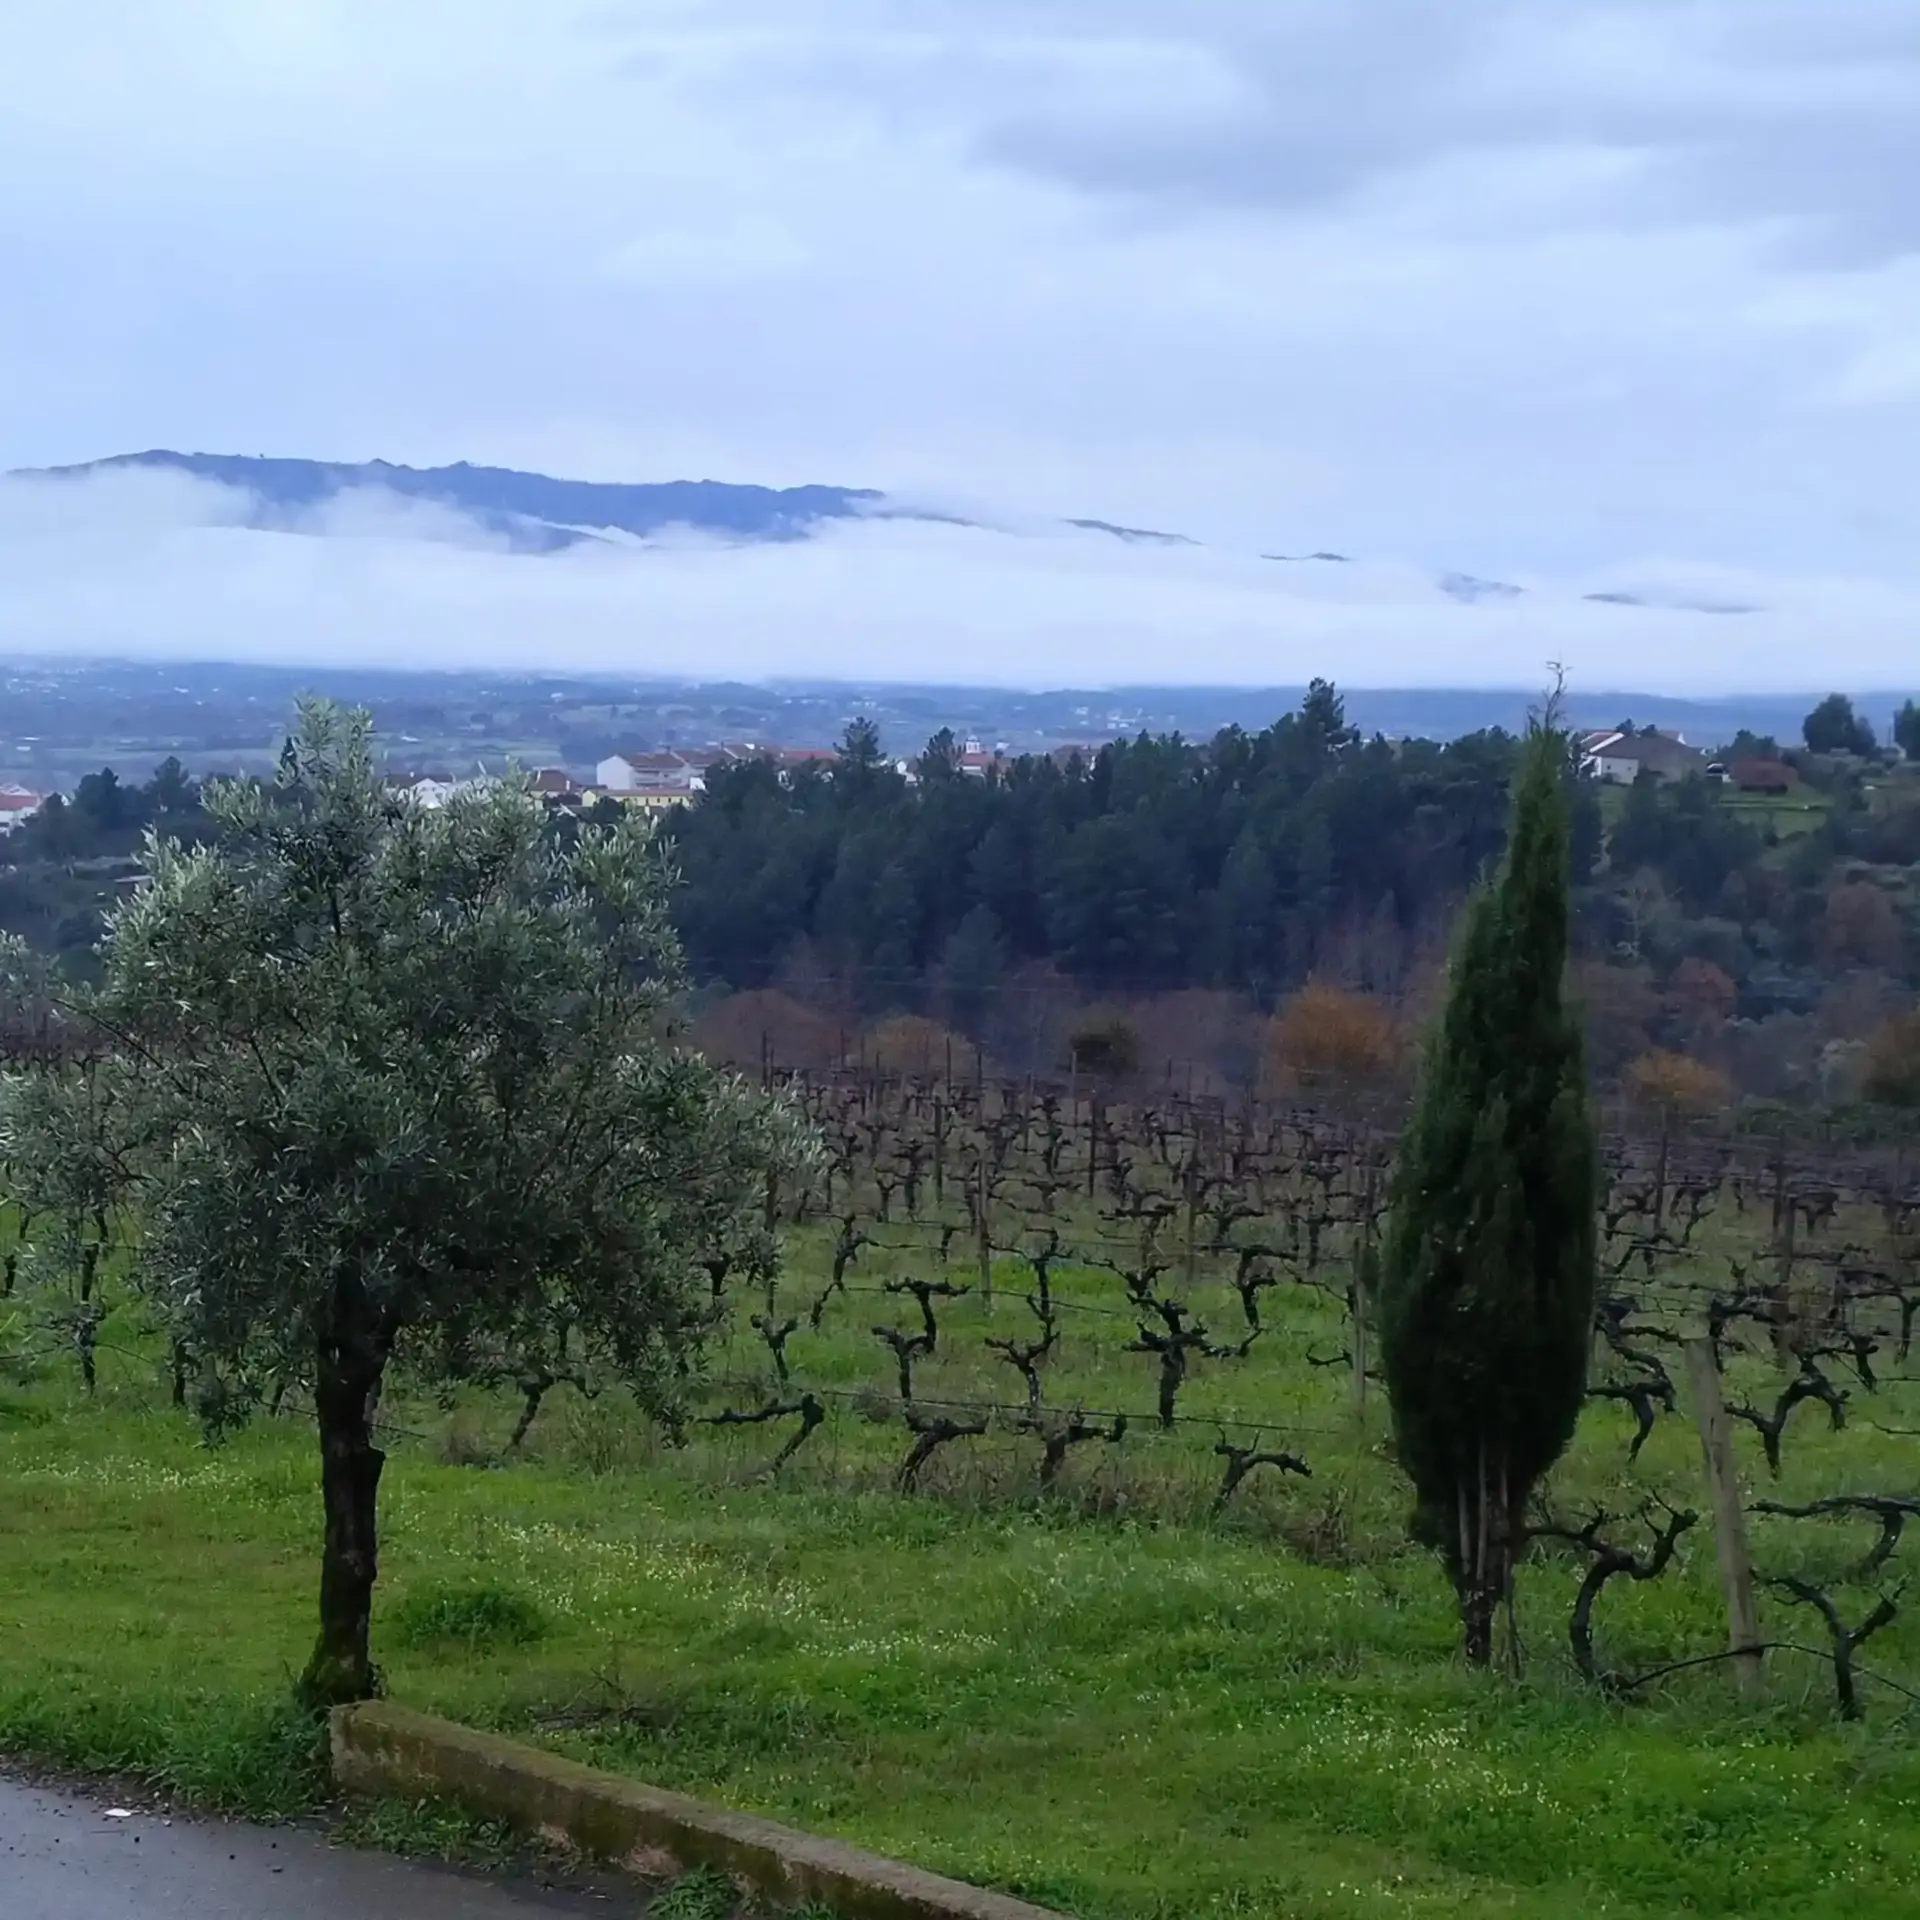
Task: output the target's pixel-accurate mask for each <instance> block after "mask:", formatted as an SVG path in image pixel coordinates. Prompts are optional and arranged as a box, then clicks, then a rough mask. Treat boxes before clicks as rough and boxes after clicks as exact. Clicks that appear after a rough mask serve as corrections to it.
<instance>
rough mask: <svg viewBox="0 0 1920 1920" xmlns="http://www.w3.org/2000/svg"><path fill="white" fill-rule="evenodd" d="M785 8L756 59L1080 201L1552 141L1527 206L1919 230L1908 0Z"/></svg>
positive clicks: (1359, 179)
mask: <svg viewBox="0 0 1920 1920" xmlns="http://www.w3.org/2000/svg"><path fill="white" fill-rule="evenodd" d="M782 16H784V17H785V18H787V19H788V21H789V22H791V21H792V20H793V19H794V18H795V17H796V16H798V17H802V18H805V19H808V20H810V21H811V22H813V23H816V24H815V25H814V27H813V29H812V30H811V31H805V30H802V31H795V30H793V29H792V27H791V26H790V27H789V30H788V32H787V33H786V34H785V35H782V36H778V37H775V38H773V39H771V40H769V41H768V42H767V43H765V44H764V45H763V47H762V48H761V50H760V55H759V57H760V60H761V62H762V63H763V64H764V66H765V68H766V70H767V71H769V72H774V73H779V72H782V71H784V72H785V74H786V75H787V77H788V78H789V79H790V80H791V81H792V82H793V83H795V84H798V85H802V86H807V85H811V86H817V87H821V88H825V89H828V90H831V91H835V92H838V93H840V94H842V95H843V96H846V97H850V98H853V99H857V100H861V101H863V102H864V103H865V104H866V105H867V106H868V107H869V108H870V109H871V110H873V111H875V112H877V113H884V114H890V113H895V112H898V111H899V110H900V104H901V102H902V100H903V98H904V99H906V100H909V101H910V102H911V104H912V108H913V110H914V111H916V112H918V113H921V114H938V115H941V116H942V117H944V118H946V119H947V120H949V121H950V122H951V123H952V124H954V125H956V126H958V127H960V128H962V129H963V130H965V132H966V133H967V135H968V136H969V137H970V138H971V139H972V140H973V141H974V142H975V143H976V145H977V148H978V150H979V151H980V152H982V153H984V154H986V155H988V156H990V157H992V158H994V159H996V160H999V161H1002V162H1004V163H1006V164H1008V165H1010V166H1013V167H1015V168H1020V169H1024V170H1028V171H1031V172H1033V173H1035V174H1038V175H1041V176H1044V177H1047V178H1051V179H1056V180H1060V181H1063V182H1065V183H1067V184H1069V185H1071V186H1073V187H1075V188H1078V189H1082V190H1086V191H1089V192H1093V193H1104V194H1121V195H1129V196H1137V197H1139V198H1142V199H1145V200H1149V201H1157V202H1163V203H1167V202H1171V203H1187V204H1206V205H1214V206H1220V205H1230V206H1237V205H1253V206H1263V207H1279V208H1286V209H1304V208H1322V207H1325V206H1328V205H1330V204H1338V205H1343V206H1347V207H1349V208H1351V207H1353V206H1355V205H1364V204H1367V203H1368V202H1369V201H1370V200H1371V201H1372V202H1374V203H1376V204H1378V203H1382V202H1391V200H1393V199H1394V198H1395V197H1396V196H1400V195H1407V194H1412V195H1415V196H1417V195H1418V191H1419V184H1420V177H1421V176H1422V175H1423V174H1425V173H1428V172H1437V173H1440V174H1442V175H1444V174H1446V173H1448V172H1460V171H1464V172H1466V173H1468V174H1472V173H1474V172H1476V171H1479V172H1480V173H1481V174H1482V175H1483V176H1484V174H1485V173H1487V172H1491V171H1493V169H1491V168H1480V169H1476V167H1475V165H1474V163H1475V162H1476V161H1487V160H1492V161H1504V162H1507V163H1510V164H1511V165H1514V166H1517V167H1518V168H1520V169H1521V170H1523V171H1524V172H1528V173H1536V174H1537V169H1538V167H1539V165H1540V163H1541V162H1542V161H1543V160H1544V161H1545V163H1546V166H1547V174H1548V179H1549V180H1550V181H1552V182H1554V183H1555V184H1557V186H1558V188H1559V190H1560V191H1559V193H1558V194H1557V195H1553V196H1545V197H1543V202H1542V204H1545V203H1546V201H1547V200H1548V199H1550V200H1551V203H1552V204H1553V209H1554V212H1555V213H1556V215H1557V217H1559V218H1561V219H1563V220H1564V219H1567V218H1573V219H1576V220H1581V221H1583V222H1593V223H1607V222H1613V221H1619V220H1626V221H1630V222H1632V223H1634V224H1642V223H1652V224H1670V225H1692V224H1698V223H1700V222H1703V221H1704V222H1709V223H1712V222H1719V221H1732V222H1753V223H1758V224H1761V225H1775V224H1786V225H1790V226H1792V227H1793V228H1794V229H1796V230H1797V238H1798V240H1799V241H1800V242H1801V244H1804V245H1805V246H1807V247H1809V248H1814V249H1819V250H1822V251H1824V252H1827V253H1829V254H1832V255H1834V256H1842V257H1849V258H1852V259H1855V260H1859V261H1870V260H1873V259H1878V258H1883V257H1886V256H1888V255H1892V254H1898V253H1902V252H1906V251H1909V250H1911V249H1912V248H1913V247H1914V246H1915V245H1917V244H1920V205H1916V202H1915V199H1914V196H1913V195H1912V194H1910V193H1909V192H1907V191H1906V190H1905V187H1904V184H1903V183H1904V182H1905V181H1907V180H1909V179H1911V178H1913V177H1914V176H1915V174H1916V173H1920V36H1916V34H1915V32H1914V27H1913V15H1912V9H1911V7H1910V6H1909V5H1908V4H1907V0H1565V3H1563V4H1555V5H1553V6H1541V5H1540V4H1538V0H1368V4H1366V5H1364V6H1356V5H1353V4H1352V0H1103V4H1100V5H1093V4H1089V0H907V4H905V5H894V4H885V5H881V4H876V3H875V0H869V3H868V4H866V5H865V6H861V5H859V4H858V3H857V0H833V4H832V6H831V7H824V6H816V7H815V8H814V9H813V10H812V11H810V12H809V10H808V9H807V8H806V7H805V6H804V5H803V4H796V0H781V5H780V8H779V9H778V10H775V9H772V8H766V9H762V10H761V11H760V15H759V17H760V18H762V19H764V20H767V21H772V20H775V19H778V18H780V17H782ZM850 18H851V19H856V20H858V21H859V22H860V23H861V24H860V25H859V26H858V27H856V28H852V29H849V27H848V26H847V24H846V23H847V22H848V20H849V19H850ZM829 19H837V20H838V21H839V22H840V23H841V25H840V30H839V31H838V32H831V31H828V30H826V29H825V27H824V22H826V21H827V20H829ZM1609 160H1611V161H1613V162H1615V163H1616V164H1612V165H1608V164H1605V163H1606V162H1607V161H1609ZM1528 184H1529V185H1531V186H1532V187H1533V188H1535V189H1536V190H1537V189H1538V187H1539V184H1540V183H1539V180H1538V178H1537V177H1536V178H1535V179H1533V180H1532V181H1531V182H1529V183H1528ZM1475 212H1476V210H1475V208H1474V207H1473V206H1472V205H1471V203H1469V202H1466V201H1462V202H1461V203H1460V204H1459V206H1458V207H1457V209H1456V217H1457V218H1461V219H1464V220H1468V221H1471V220H1472V219H1473V218H1474V217H1475Z"/></svg>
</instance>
